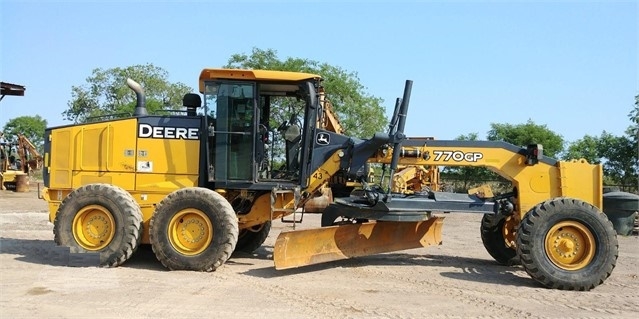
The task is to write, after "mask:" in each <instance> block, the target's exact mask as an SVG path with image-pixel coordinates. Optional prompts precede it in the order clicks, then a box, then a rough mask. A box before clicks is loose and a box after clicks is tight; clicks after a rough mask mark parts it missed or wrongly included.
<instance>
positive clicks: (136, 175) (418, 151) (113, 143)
mask: <svg viewBox="0 0 639 319" xmlns="http://www.w3.org/2000/svg"><path fill="white" fill-rule="evenodd" d="M127 83H128V85H129V87H131V89H133V90H134V91H135V92H136V94H137V105H136V108H135V112H134V113H133V114H132V116H131V117H129V118H123V119H117V120H109V121H98V122H94V123H87V124H78V125H69V126H62V127H54V128H48V129H47V130H46V133H45V134H46V138H45V141H46V142H45V155H44V158H45V170H44V174H43V177H44V184H45V186H46V188H45V189H44V191H43V197H44V198H45V200H46V201H47V202H48V205H49V210H50V211H49V219H50V221H51V222H52V223H53V225H54V229H53V232H54V240H55V242H56V243H57V244H58V245H61V246H66V247H70V249H71V252H72V253H93V254H94V255H98V256H99V262H100V265H103V266H118V265H120V264H122V263H124V262H125V261H126V260H127V259H129V258H130V257H131V255H132V254H133V253H134V251H135V250H136V248H137V247H138V246H139V245H140V244H141V243H144V244H151V246H152V249H153V251H154V253H155V255H156V257H157V258H158V260H159V261H160V262H161V263H162V264H163V265H164V266H166V267H168V268H169V269H173V270H178V269H189V270H197V271H212V270H215V269H216V268H218V267H220V266H221V265H222V264H224V263H225V261H226V260H227V259H228V258H229V256H230V255H231V254H232V253H233V252H234V250H241V251H253V250H255V249H256V248H258V247H259V246H260V245H261V244H262V243H263V242H264V240H265V239H266V237H267V235H268V232H269V230H270V227H271V221H272V220H275V219H280V218H282V217H284V216H289V215H293V216H294V214H295V213H296V211H297V210H298V209H299V208H301V207H303V205H304V204H305V202H306V201H307V200H309V199H310V198H312V195H313V194H314V193H315V192H317V191H318V190H319V189H320V188H321V187H322V186H323V185H325V184H326V183H329V182H334V181H332V179H333V178H334V177H335V176H339V175H340V174H343V173H344V172H346V173H348V172H354V171H357V170H358V169H359V168H361V167H362V166H364V165H365V164H366V163H381V164H386V165H387V167H388V168H389V175H388V176H393V174H394V172H395V171H396V170H397V165H398V163H400V162H401V163H402V164H403V165H419V166H422V165H430V166H477V167H487V168H489V169H491V170H493V171H495V172H496V173H498V174H500V175H501V176H503V177H505V178H507V179H508V180H510V181H511V182H512V191H510V192H508V193H505V194H492V192H491V191H490V190H487V189H482V190H479V191H476V192H474V193H472V194H455V193H445V192H435V191H427V192H415V193H413V194H409V195H407V194H396V193H393V192H391V191H389V190H388V188H387V189H384V188H383V187H374V186H370V185H366V183H364V184H363V185H364V187H363V190H362V191H361V192H359V194H353V195H351V196H349V197H344V198H339V199H336V200H335V202H334V203H332V204H330V205H329V206H328V207H327V208H326V209H325V211H324V213H323V217H322V219H323V220H324V221H327V222H325V223H324V224H325V226H326V227H319V228H315V229H305V230H292V231H284V232H282V233H280V235H279V237H278V238H277V240H276V244H275V247H274V253H273V255H274V257H273V258H274V262H275V268H276V269H287V268H293V267H300V266H304V265H310V264H316V263H321V262H328V261H332V260H337V259H344V258H350V257H356V256H364V255H370V254H376V253H383V252H390V251H397V250H403V249H409V248H415V247H423V246H427V245H433V244H440V243H441V227H442V223H443V219H444V218H443V217H442V215H440V214H439V212H468V213H480V214H483V216H484V217H483V220H482V222H481V226H480V231H481V235H482V236H481V237H482V240H483V244H484V246H485V248H486V249H487V251H488V252H489V253H490V255H491V256H492V257H494V258H495V260H497V261H498V262H499V263H502V264H512V263H514V262H517V263H521V265H522V266H523V268H524V269H525V270H526V271H527V272H528V273H529V274H530V276H531V277H532V278H534V279H535V280H537V281H538V282H540V283H541V284H543V285H545V286H548V287H552V288H557V289H570V290H588V289H591V288H593V287H595V286H597V285H599V284H601V283H602V282H603V281H604V280H605V279H606V278H607V277H608V276H609V275H610V273H611V272H612V270H613V268H614V266H615V264H616V259H617V248H618V246H617V239H616V234H615V231H614V229H613V228H612V225H611V223H610V222H609V221H608V220H607V218H606V215H605V214H603V213H601V208H602V187H601V183H602V181H601V180H602V169H601V166H599V165H592V164H588V163H587V162H586V161H583V160H582V161H571V162H563V161H557V160H555V159H552V158H548V157H544V156H543V147H542V146H541V145H528V146H525V147H519V146H515V145H511V144H508V143H504V142H496V141H492V142H489V141H445V140H432V139H426V138H424V139H420V138H407V137H406V136H405V135H404V133H403V132H404V126H405V123H406V120H407V114H408V105H409V100H410V93H411V89H412V82H411V81H406V85H405V87H404V94H403V96H402V98H401V99H398V103H397V104H396V107H395V112H394V116H393V119H392V120H391V125H390V129H389V131H388V132H385V133H377V134H375V135H374V136H373V137H371V138H370V139H357V138H353V137H348V136H344V135H342V134H339V133H336V132H331V131H329V130H326V129H322V128H321V127H320V126H321V125H317V123H319V122H321V118H318V117H321V116H322V114H323V112H322V109H321V108H322V106H321V104H320V103H319V98H318V97H319V94H318V92H320V90H321V88H322V86H321V85H322V84H321V77H320V76H318V75H314V74H308V73H296V72H280V71H267V70H228V69H204V70H203V71H202V72H201V74H200V79H199V91H200V93H201V94H202V97H203V102H202V98H201V97H200V95H197V94H187V95H186V96H185V98H184V106H185V107H186V111H185V114H179V115H162V116H160V115H149V114H147V111H146V108H145V98H144V91H143V89H142V87H141V86H140V85H139V84H137V83H136V82H134V81H132V80H128V81H127ZM278 108H287V109H288V110H289V111H290V112H289V113H288V114H291V115H290V116H289V117H288V118H287V119H283V118H282V117H281V115H278V114H279V113H277V112H276V111H277V110H278ZM278 122H279V123H278ZM278 145H279V146H278ZM276 152H277V153H278V154H274V153H276Z"/></svg>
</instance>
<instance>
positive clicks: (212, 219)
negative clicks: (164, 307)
mask: <svg viewBox="0 0 639 319" xmlns="http://www.w3.org/2000/svg"><path fill="white" fill-rule="evenodd" d="M237 238H238V225H237V217H236V215H235V211H234V210H233V207H232V206H231V204H230V203H229V202H228V201H227V200H226V199H225V198H224V197H222V195H220V194H218V193H216V192H214V191H212V190H210V189H206V188H200V187H190V188H183V189H179V190H177V191H175V192H173V193H171V194H169V195H168V196H167V197H165V198H164V199H163V200H162V201H161V202H160V203H159V204H158V205H157V207H156V210H155V213H154V214H153V217H151V221H150V231H149V239H150V241H151V247H152V248H153V252H154V253H155V256H156V257H157V259H158V260H159V261H160V262H161V263H162V264H163V265H164V266H165V267H167V268H169V269H171V270H196V271H213V270H215V269H217V268H218V267H220V266H222V264H224V262H226V261H227V260H228V259H229V257H230V256H231V253H233V250H234V249H235V246H236V244H237Z"/></svg>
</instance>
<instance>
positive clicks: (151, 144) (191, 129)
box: [135, 117, 201, 193]
mask: <svg viewBox="0 0 639 319" xmlns="http://www.w3.org/2000/svg"><path fill="white" fill-rule="evenodd" d="M200 125H201V118H198V117H144V118H140V119H139V123H138V126H137V128H136V129H135V130H136V131H137V154H136V155H137V157H136V163H135V168H136V172H137V177H136V185H135V189H136V190H138V191H150V192H165V193H169V192H171V191H173V190H176V189H179V188H184V187H193V186H197V185H198V179H199V176H198V174H199V170H200V140H199V138H200V135H201V133H200Z"/></svg>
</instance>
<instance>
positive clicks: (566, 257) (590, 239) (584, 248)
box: [546, 221, 595, 270]
mask: <svg viewBox="0 0 639 319" xmlns="http://www.w3.org/2000/svg"><path fill="white" fill-rule="evenodd" d="M546 254H547V255H548V258H550V261H552V262H553V263H554V264H555V265H556V266H557V267H559V268H562V269H565V270H579V269H582V268H584V267H586V266H587V265H588V264H590V262H591V261H592V259H593V258H594V256H595V237H594V236H593V234H592V232H591V231H590V230H589V229H588V228H587V227H586V226H584V225H583V224H581V223H579V222H576V221H564V222H561V223H558V224H557V225H555V226H553V227H552V228H551V229H550V231H549V232H548V234H546Z"/></svg>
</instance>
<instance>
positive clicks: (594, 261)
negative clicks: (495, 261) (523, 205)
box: [517, 198, 619, 291]
mask: <svg viewBox="0 0 639 319" xmlns="http://www.w3.org/2000/svg"><path fill="white" fill-rule="evenodd" d="M618 247H619V246H618V243H617V237H616V233H615V230H614V228H613V227H612V224H611V223H610V221H608V219H607V217H606V215H605V214H603V213H601V212H599V210H598V209H597V208H596V207H594V206H592V205H590V204H588V203H585V202H583V201H580V200H577V199H571V198H555V199H552V200H548V201H545V202H543V203H541V204H539V205H537V206H535V207H533V208H532V209H531V210H530V211H529V212H528V213H527V214H526V216H525V217H524V219H523V220H522V222H521V224H520V227H519V230H518V231H517V253H518V254H519V257H520V260H521V263H522V265H523V267H524V269H525V270H526V272H527V273H528V274H529V275H530V276H531V277H532V278H533V279H535V280H536V281H538V282H539V283H541V284H542V285H544V286H546V287H549V288H555V289H561V290H582V291H584V290H590V289H592V288H594V287H596V286H598V285H600V284H601V283H603V282H604V280H605V279H606V278H608V276H610V274H611V273H612V270H613V269H614V268H615V265H616V263H617V256H618Z"/></svg>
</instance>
